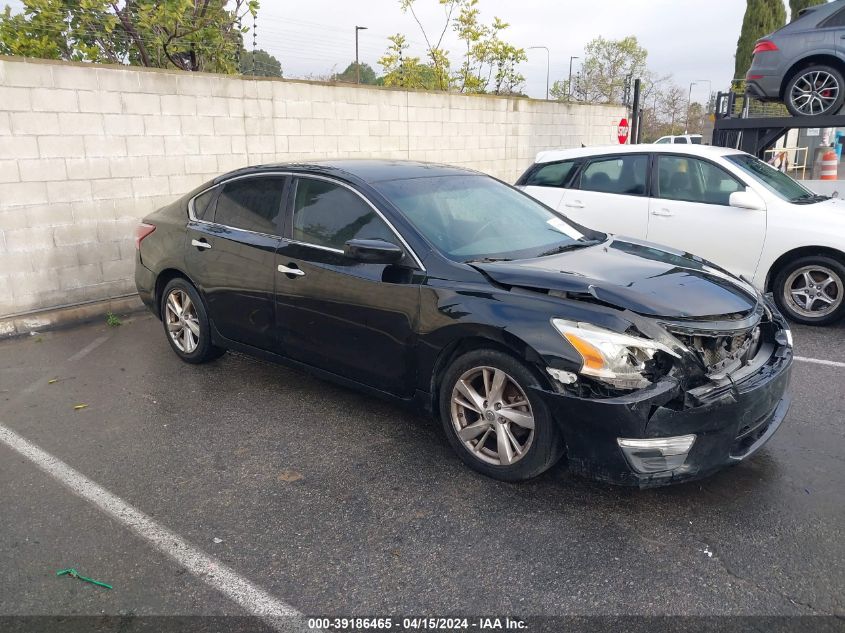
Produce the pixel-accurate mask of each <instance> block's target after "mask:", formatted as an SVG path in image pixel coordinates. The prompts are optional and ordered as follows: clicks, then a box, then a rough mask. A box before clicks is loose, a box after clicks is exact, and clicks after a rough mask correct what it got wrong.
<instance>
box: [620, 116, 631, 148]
mask: <svg viewBox="0 0 845 633" xmlns="http://www.w3.org/2000/svg"><path fill="white" fill-rule="evenodd" d="M617 130H618V134H619V136H618V137H617V138H619V144H620V145H624V144H625V143H626V142H627V141H628V132H629V131H630V127H629V126H628V119H622V120H621V121H619V127H618V128H617Z"/></svg>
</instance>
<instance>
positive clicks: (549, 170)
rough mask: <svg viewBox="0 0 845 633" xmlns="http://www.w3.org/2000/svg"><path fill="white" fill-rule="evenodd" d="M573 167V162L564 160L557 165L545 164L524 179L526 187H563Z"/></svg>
mask: <svg viewBox="0 0 845 633" xmlns="http://www.w3.org/2000/svg"><path fill="white" fill-rule="evenodd" d="M574 166H575V161H574V160H565V161H562V162H559V163H546V164H545V165H541V166H539V167H537V169H535V170H534V171H533V172H532V173H531V175H529V176H528V178H526V179H525V186H526V187H565V186H566V184H567V181H568V180H569V176H570V175H571V174H572V168H573V167H574Z"/></svg>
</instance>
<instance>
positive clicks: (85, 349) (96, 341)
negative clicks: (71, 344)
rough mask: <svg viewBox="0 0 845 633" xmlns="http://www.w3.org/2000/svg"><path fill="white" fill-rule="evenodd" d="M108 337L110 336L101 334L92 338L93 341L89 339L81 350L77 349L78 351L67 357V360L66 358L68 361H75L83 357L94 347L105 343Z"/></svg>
mask: <svg viewBox="0 0 845 633" xmlns="http://www.w3.org/2000/svg"><path fill="white" fill-rule="evenodd" d="M109 338H110V337H109V336H108V335H105V336H101V337H99V338H96V339H94V340H93V341H91V342H90V343H89V344H88V345H86V346H85V347H83V348H82V349H81V350H79V351H78V352H76V354H74V355H73V356H71V357H70V358H68V359H67V360H68V362H73V361H75V360H80V359H82V358H85V357H86V356H88V354H90V353H91V352H93V351H94V350H95V349H97V348H98V347H99V346H100V345H102V344H103V343H105V342H106V341H107V340H109Z"/></svg>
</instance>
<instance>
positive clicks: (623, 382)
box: [483, 239, 792, 487]
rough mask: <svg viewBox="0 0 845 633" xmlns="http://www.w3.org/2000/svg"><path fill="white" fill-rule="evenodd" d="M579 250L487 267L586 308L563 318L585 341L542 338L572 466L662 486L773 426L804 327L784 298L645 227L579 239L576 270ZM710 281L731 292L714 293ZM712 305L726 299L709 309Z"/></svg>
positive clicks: (750, 450)
mask: <svg viewBox="0 0 845 633" xmlns="http://www.w3.org/2000/svg"><path fill="white" fill-rule="evenodd" d="M627 257H636V258H637V260H636V262H633V261H629V262H627V265H626V262H625V261H624V260H625V259H626V258H627ZM571 259H572V260H573V261H565V260H564V259H563V258H559V259H558V260H557V261H556V260H554V259H551V260H549V261H545V260H543V261H542V263H541V264H538V261H540V260H537V261H535V262H532V263H530V264H528V263H526V262H508V263H502V264H495V263H493V264H487V265H484V266H483V271H484V272H485V274H486V275H488V276H489V277H490V279H491V280H492V281H494V282H495V283H500V284H504V285H505V286H506V287H508V288H509V290H510V291H511V292H523V293H543V294H545V295H547V296H548V297H549V298H556V299H559V300H560V302H561V306H562V307H563V306H565V307H566V309H561V310H558V312H561V313H564V312H568V311H572V310H574V307H575V306H577V307H578V310H586V312H585V313H583V314H581V315H580V316H576V317H570V318H552V319H551V322H550V323H551V326H552V327H553V328H554V329H555V330H557V332H558V333H559V334H560V336H561V337H562V338H563V339H564V340H565V341H566V342H567V343H568V344H569V347H570V348H571V349H568V350H567V351H569V352H574V354H572V353H560V352H559V351H557V350H555V351H552V349H551V346H549V345H548V344H542V343H541V344H540V347H545V352H544V353H543V354H542V356H543V361H542V362H543V364H544V365H545V370H546V372H547V373H548V374H549V376H551V378H552V388H551V389H537V390H536V391H537V393H538V394H539V395H540V396H541V397H542V398H543V400H544V401H545V403H546V404H547V406H548V407H549V409H550V410H551V411H552V412H553V414H554V417H555V419H556V420H557V422H558V424H559V425H560V427H561V429H562V431H563V435H564V437H565V438H566V451H567V458H568V463H569V467H570V469H571V470H573V471H575V472H579V473H581V474H584V475H587V476H590V477H594V478H598V479H602V480H605V481H609V482H612V483H618V484H629V485H638V486H641V487H649V486H658V485H664V484H670V483H675V482H681V481H686V480H691V479H695V478H699V477H703V476H706V475H708V474H710V473H712V472H714V471H716V470H718V469H720V468H722V467H725V466H728V465H731V464H736V463H739V462H741V461H743V460H744V459H747V458H748V457H750V456H751V455H753V454H754V453H755V452H757V451H758V450H759V449H760V448H761V447H762V446H763V445H764V444H765V443H766V442H767V441H768V440H769V439H770V438H771V437H772V435H773V434H774V433H775V431H776V430H777V429H778V427H779V426H780V424H781V422H782V421H783V419H784V417H785V416H786V413H787V410H788V408H789V403H790V398H789V396H788V395H787V393H786V390H787V386H788V384H789V378H790V368H791V364H792V335H791V332H790V330H789V327H788V325H787V323H786V321H785V320H784V318H783V317H782V316H781V315H780V314H779V313H778V311H777V309H776V308H775V306H774V303H773V301H772V300H771V298H767V297H764V296H763V295H762V294H760V293H759V292H757V291H756V290H755V289H754V288H752V287H751V286H750V285H748V284H745V283H744V282H742V281H741V280H738V279H736V278H734V277H732V276H730V275H729V274H728V273H726V272H725V271H723V270H721V269H719V268H718V267H716V266H714V265H712V264H709V263H708V262H704V261H702V260H700V259H698V258H694V257H692V256H690V255H689V254H685V253H679V252H672V251H669V250H667V249H664V248H662V247H660V248H657V247H655V246H654V245H650V244H647V243H641V242H636V241H633V240H627V239H610V240H608V242H607V243H605V244H603V245H601V246H598V247H593V248H590V249H585V250H583V251H580V252H578V253H577V265H578V270H579V272H578V273H577V274H574V273H572V272H571V271H570V270H568V269H567V266H569V265H571V264H574V263H575V261H574V260H575V259H576V258H575V257H571ZM643 262H646V264H645V270H643V271H642V274H640V275H638V274H636V273H635V272H634V271H636V269H637V267H638V266H640V267H641V266H642V265H643ZM609 271H619V272H615V273H613V274H615V275H617V276H620V281H621V278H625V279H627V283H624V284H623V283H616V281H615V280H613V279H610V280H609V279H607V276H608V272H609ZM597 278H600V281H599V280H598V279H597ZM705 286H707V287H705ZM708 292H709V293H711V294H712V293H714V292H715V293H719V300H716V299H715V298H714V297H712V296H711V297H709V298H706V299H704V300H702V298H703V297H705V296H706V295H707V293H708ZM713 307H722V308H723V309H724V310H725V311H724V312H722V313H720V314H704V313H705V312H707V311H708V310H710V309H712V308H713Z"/></svg>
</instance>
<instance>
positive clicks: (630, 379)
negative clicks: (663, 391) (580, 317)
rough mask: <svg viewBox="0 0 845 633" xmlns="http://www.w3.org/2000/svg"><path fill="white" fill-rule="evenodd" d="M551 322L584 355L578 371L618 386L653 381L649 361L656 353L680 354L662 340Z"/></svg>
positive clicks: (636, 386)
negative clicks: (647, 374)
mask: <svg viewBox="0 0 845 633" xmlns="http://www.w3.org/2000/svg"><path fill="white" fill-rule="evenodd" d="M552 325H554V327H555V329H556V330H557V331H558V332H560V333H561V335H562V336H563V337H564V338H565V339H566V340H567V341H569V342H570V343H571V344H572V346H573V347H574V348H575V349H576V350H577V352H578V354H580V355H581V360H582V366H581V370H580V371H579V373H580V374H582V375H584V376H592V377H594V378H598V379H599V380H601V381H602V382H605V383H607V384H609V385H612V386H613V387H617V388H619V389H641V388H643V387H647V386H648V385H649V384H651V381H650V380H649V379H648V378H647V377H646V376H645V375H644V372H645V371H646V370H647V367H646V363H647V362H648V361H650V360H652V359H653V358H654V355H655V354H656V353H657V352H665V353H666V354H669V355H670V356H674V357H675V358H680V355H679V354H678V353H677V352H675V351H674V350H672V349H670V348H669V347H667V346H666V345H664V344H663V343H659V342H657V341H652V340H650V339H646V338H640V337H639V336H630V335H628V334H619V333H618V332H612V331H610V330H606V329H604V328H600V327H597V326H595V325H592V324H590V323H581V322H575V321H567V320H565V319H552Z"/></svg>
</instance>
